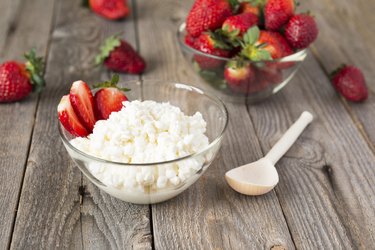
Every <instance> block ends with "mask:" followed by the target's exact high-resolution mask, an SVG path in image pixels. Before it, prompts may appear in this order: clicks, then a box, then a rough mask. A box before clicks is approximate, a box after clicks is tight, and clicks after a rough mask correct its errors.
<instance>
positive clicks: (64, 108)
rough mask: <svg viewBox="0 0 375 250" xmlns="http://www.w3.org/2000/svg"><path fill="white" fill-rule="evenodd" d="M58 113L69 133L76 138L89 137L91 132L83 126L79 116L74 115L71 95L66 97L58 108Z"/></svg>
mask: <svg viewBox="0 0 375 250" xmlns="http://www.w3.org/2000/svg"><path fill="white" fill-rule="evenodd" d="M57 113H58V116H59V120H60V122H61V124H62V125H63V126H64V128H65V129H66V130H68V132H69V133H71V134H72V135H75V136H87V135H88V134H89V132H88V131H87V129H86V128H85V127H84V126H83V125H82V124H81V122H80V121H79V119H78V117H77V115H76V114H75V113H74V110H73V107H72V105H71V103H70V99H69V95H64V96H63V97H62V98H61V101H60V103H59V105H58V106H57Z"/></svg>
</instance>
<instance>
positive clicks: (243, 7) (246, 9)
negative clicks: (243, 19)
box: [239, 2, 261, 17]
mask: <svg viewBox="0 0 375 250" xmlns="http://www.w3.org/2000/svg"><path fill="white" fill-rule="evenodd" d="M239 13H253V14H254V15H256V16H258V17H259V15H260V13H261V12H260V9H259V6H256V5H254V4H252V3H249V2H242V3H240V9H239Z"/></svg>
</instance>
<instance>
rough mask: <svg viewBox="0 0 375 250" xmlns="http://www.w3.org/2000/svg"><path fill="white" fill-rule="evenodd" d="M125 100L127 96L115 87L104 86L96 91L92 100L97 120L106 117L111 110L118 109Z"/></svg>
mask: <svg viewBox="0 0 375 250" xmlns="http://www.w3.org/2000/svg"><path fill="white" fill-rule="evenodd" d="M126 100H128V98H127V97H126V96H125V95H124V93H122V91H121V90H119V89H117V88H113V87H111V88H104V89H101V90H99V91H98V92H96V94H95V97H94V102H95V114H96V116H97V118H98V120H103V119H108V117H109V115H110V114H111V113H112V112H117V111H120V110H121V108H122V106H123V105H122V102H124V101H126Z"/></svg>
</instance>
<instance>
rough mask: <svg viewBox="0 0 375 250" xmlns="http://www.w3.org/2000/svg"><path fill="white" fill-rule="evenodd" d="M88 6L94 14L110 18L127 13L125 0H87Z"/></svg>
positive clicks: (116, 18) (117, 17) (123, 16)
mask: <svg viewBox="0 0 375 250" xmlns="http://www.w3.org/2000/svg"><path fill="white" fill-rule="evenodd" d="M89 4H90V8H91V9H92V11H94V12H95V13H96V14H98V15H100V16H102V17H105V18H107V19H110V20H118V19H122V18H125V17H127V16H128V15H129V12H130V10H129V7H128V5H127V3H126V0H89Z"/></svg>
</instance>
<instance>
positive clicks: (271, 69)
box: [257, 64, 283, 84]
mask: <svg viewBox="0 0 375 250" xmlns="http://www.w3.org/2000/svg"><path fill="white" fill-rule="evenodd" d="M278 66H279V65H278V64H274V65H272V64H266V65H265V66H264V67H262V68H258V69H257V81H259V82H266V83H267V84H268V83H272V84H279V83H281V82H282V81H283V74H282V72H281V70H280V69H279V68H278Z"/></svg>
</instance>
